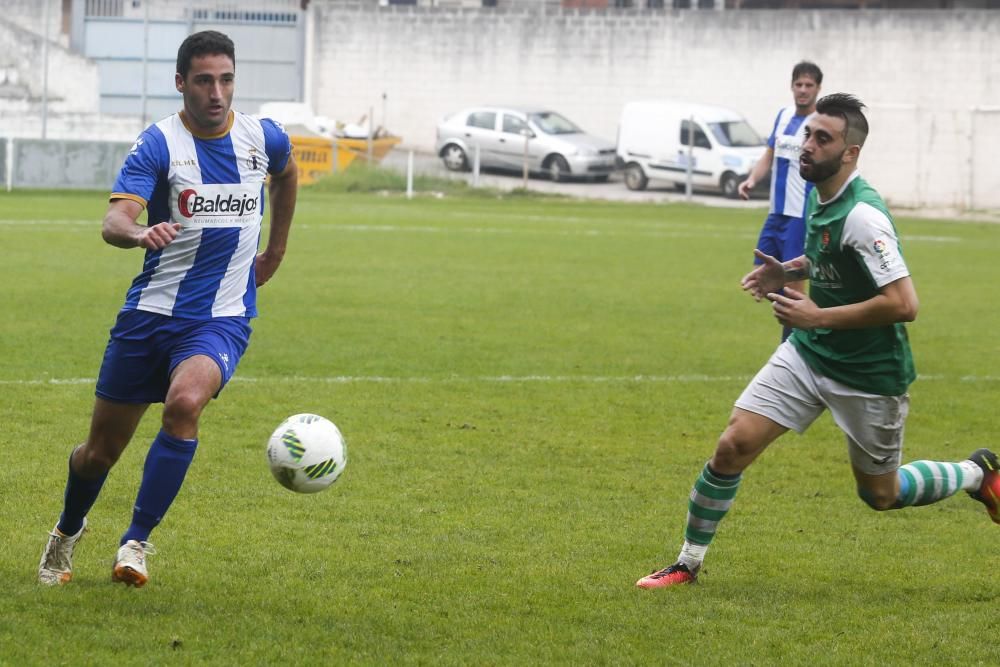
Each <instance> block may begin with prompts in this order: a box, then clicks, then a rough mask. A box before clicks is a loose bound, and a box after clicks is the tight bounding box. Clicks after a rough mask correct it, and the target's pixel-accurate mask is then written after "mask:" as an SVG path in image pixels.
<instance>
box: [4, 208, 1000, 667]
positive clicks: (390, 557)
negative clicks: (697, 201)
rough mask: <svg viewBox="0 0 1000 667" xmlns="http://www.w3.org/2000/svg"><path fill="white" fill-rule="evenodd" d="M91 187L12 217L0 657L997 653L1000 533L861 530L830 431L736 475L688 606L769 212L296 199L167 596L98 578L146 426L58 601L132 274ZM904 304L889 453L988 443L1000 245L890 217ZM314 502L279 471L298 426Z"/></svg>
mask: <svg viewBox="0 0 1000 667" xmlns="http://www.w3.org/2000/svg"><path fill="white" fill-rule="evenodd" d="M104 201H105V194H104V193H14V194H2V195H0V247H2V248H3V250H2V259H3V261H2V262H0V283H2V284H3V285H4V286H5V287H6V289H5V290H4V296H3V299H2V303H3V317H2V318H0V341H3V342H2V349H3V352H4V354H2V355H0V423H2V425H3V428H2V429H0V444H2V448H3V451H4V452H5V464H4V465H3V466H0V535H2V536H3V539H2V540H0V577H2V580H3V581H4V583H5V585H4V594H3V595H2V596H0V663H2V664H10V665H24V664H72V665H80V664H93V665H104V664H113V663H116V662H121V661H123V660H128V661H129V662H139V663H142V664H240V665H243V664H279V663H285V664H303V665H306V664H330V665H332V664H435V665H437V664H442V665H451V664H460V665H474V664H502V665H527V664H574V665H579V664H656V665H672V664H677V665H730V664H734V663H735V664H750V665H774V664H850V665H854V664H872V665H876V664H877V665H890V664H891V665H919V664H926V665H930V664H935V665H937V664H948V663H955V664H967V665H969V664H997V662H998V661H1000V649H998V648H997V645H996V641H995V637H996V636H997V631H998V621H997V615H996V603H997V597H998V593H1000V584H998V583H997V578H996V575H995V573H996V570H997V565H998V557H997V553H998V552H997V546H998V545H1000V527H996V526H993V525H992V524H991V523H990V522H989V520H988V519H987V517H986V516H985V513H984V512H983V510H982V508H981V507H980V506H979V505H978V504H977V503H974V502H972V501H970V500H969V499H967V498H965V497H964V496H961V495H960V496H958V497H955V498H951V499H948V500H946V501H944V502H942V503H940V504H937V505H934V506H930V507H925V508H915V509H908V510H904V511H901V512H892V513H882V514H879V513H875V512H872V511H871V510H869V509H867V507H866V506H864V505H863V504H862V503H861V502H860V501H859V500H858V499H857V498H856V497H855V495H854V491H853V484H852V480H851V474H850V470H849V467H848V463H847V457H846V451H845V447H844V445H843V442H842V437H841V435H840V433H839V432H838V431H837V430H836V429H835V428H834V427H833V425H832V424H831V422H830V420H829V418H828V417H824V418H823V419H821V420H820V421H819V422H818V423H817V424H816V425H815V426H814V427H813V428H812V429H811V430H810V431H809V432H808V433H807V434H806V435H804V436H796V435H793V434H789V435H787V436H785V437H784V438H782V439H781V440H779V441H778V442H777V443H775V445H774V446H772V448H771V449H769V450H768V451H767V452H765V454H764V455H763V456H762V458H761V460H760V461H759V462H758V464H757V465H755V466H754V467H753V468H751V470H750V471H749V473H748V474H747V476H746V478H745V481H744V484H743V486H742V487H741V490H740V493H739V495H738V497H737V500H736V503H735V505H734V508H733V511H732V512H731V513H730V515H729V516H728V517H727V518H726V520H725V522H724V523H723V524H722V527H721V529H720V532H719V534H718V537H717V538H716V541H715V543H714V544H713V545H712V548H711V550H710V551H709V556H708V559H707V561H706V568H707V572H706V573H705V574H704V576H703V577H702V581H701V583H700V584H699V585H697V586H691V587H685V588H681V589H677V590H668V591H640V590H637V589H635V588H634V587H633V584H634V582H635V580H636V579H637V578H638V577H640V576H641V575H643V574H646V573H648V572H649V571H651V570H653V569H655V568H658V567H662V566H664V565H667V564H669V563H670V562H672V561H673V559H674V557H675V556H676V553H677V550H678V548H679V546H680V543H681V540H682V536H683V527H684V520H685V512H686V503H687V495H688V493H689V491H690V488H691V484H692V483H693V481H694V479H695V477H696V475H697V474H698V471H699V469H700V467H701V466H702V464H703V463H704V461H705V460H706V458H707V457H708V456H709V455H710V453H711V451H712V448H713V446H714V443H715V439H716V437H717V435H718V433H719V432H720V431H721V429H722V428H723V426H724V425H725V422H726V418H727V416H728V413H729V410H730V406H731V404H732V401H733V399H735V397H736V396H737V395H738V393H739V391H740V390H741V389H742V387H743V386H744V384H745V383H746V382H747V381H748V380H749V378H750V377H751V376H752V374H753V373H755V372H756V371H757V369H758V368H759V367H760V366H761V365H762V364H763V363H764V361H765V360H766V359H767V356H768V355H769V353H770V352H771V351H772V350H773V348H774V346H775V344H776V342H777V338H778V333H779V331H778V326H777V324H776V323H775V322H774V321H773V319H772V318H771V317H770V315H769V311H768V309H767V307H766V306H764V305H762V304H755V303H754V302H753V300H752V299H750V298H749V297H747V296H746V295H744V294H743V293H742V292H741V291H740V289H739V287H738V281H739V278H740V277H741V275H742V274H743V273H744V272H745V271H746V269H747V266H748V265H749V262H750V249H751V248H752V246H753V243H754V240H755V238H756V234H757V231H758V228H759V225H760V223H761V220H762V217H763V216H762V213H761V212H760V211H740V210H721V209H720V210H715V209H707V208H701V207H690V206H680V205H671V206H667V205H625V204H617V203H595V202H580V201H565V200H559V199H552V198H532V197H528V196H515V197H507V198H490V197H484V196H482V195H481V194H478V195H469V196H464V195H458V196H445V197H444V198H440V199H434V198H423V197H421V198H417V199H415V200H409V201H408V200H405V199H403V198H400V197H396V196H376V195H371V194H350V193H331V192H325V193H324V192H321V191H317V190H304V191H303V192H302V194H301V195H300V201H299V206H298V212H297V214H296V222H295V225H294V228H293V231H292V237H291V244H290V247H289V250H288V254H287V256H286V259H285V262H284V264H283V266H282V268H281V270H280V271H279V273H278V274H277V275H276V277H275V278H274V280H273V281H272V283H271V284H269V285H267V286H266V287H265V288H264V289H263V290H262V291H261V293H260V309H261V312H262V317H261V318H259V319H258V320H257V321H256V323H255V326H254V329H255V332H254V335H253V337H252V341H251V345H250V349H249V351H248V353H247V355H246V356H245V357H244V360H243V361H242V363H241V365H240V369H239V371H238V373H237V376H236V379H235V380H234V381H233V382H232V383H231V384H230V385H229V386H228V387H227V388H226V390H225V391H224V392H223V394H222V396H221V398H220V400H218V401H216V402H215V403H213V404H212V405H211V406H210V407H209V408H208V410H207V411H206V413H205V415H204V418H203V425H202V431H201V434H200V437H201V444H200V446H199V451H198V454H197V456H196V457H195V462H194V464H193V466H192V468H191V471H190V473H189V475H188V478H187V481H186V482H185V487H184V488H183V489H182V491H181V494H180V496H179V498H178V500H177V502H176V503H175V504H174V506H173V507H172V508H171V511H170V513H169V514H168V515H167V517H166V519H165V520H164V522H163V524H161V526H160V527H159V528H158V529H157V530H156V531H155V532H154V534H153V536H152V541H153V542H155V544H156V545H157V548H158V551H159V553H158V554H157V555H155V556H152V557H151V558H150V571H151V577H152V579H151V582H150V584H149V585H148V586H147V587H146V588H144V589H142V590H138V591H136V590H129V589H125V588H123V587H120V586H114V585H112V584H111V583H110V582H109V575H110V562H111V558H112V557H113V555H114V552H115V548H116V546H117V541H118V538H119V536H120V534H121V533H122V531H123V530H124V528H125V526H126V525H127V523H128V519H129V513H130V511H131V503H132V501H133V499H134V495H135V491H136V486H137V484H138V481H139V477H140V474H141V467H142V462H143V458H144V455H145V451H146V448H147V446H148V443H149V441H150V440H151V438H152V436H153V435H154V434H155V431H156V429H157V428H158V418H159V410H158V408H157V407H156V406H154V407H153V408H151V410H150V412H149V413H148V415H147V417H146V420H145V421H144V422H143V424H142V425H141V427H140V430H139V433H138V434H137V436H136V438H135V440H134V441H133V444H132V446H131V447H130V448H129V449H128V450H127V451H126V453H125V455H124V457H123V459H122V460H121V462H120V463H119V465H118V466H117V467H116V468H115V469H114V471H113V472H112V474H111V476H110V478H109V480H108V482H107V484H106V486H105V490H104V493H103V494H102V496H101V498H100V499H99V500H98V502H97V505H96V506H95V508H94V510H93V511H92V513H91V515H90V521H91V524H90V525H91V530H90V531H89V532H88V534H87V535H86V536H85V538H84V540H83V541H82V542H81V544H80V546H79V548H78V550H77V554H76V558H75V568H74V579H73V581H72V582H71V583H70V584H69V585H67V586H65V587H62V588H58V589H48V588H41V587H39V586H38V585H37V584H36V583H35V569H36V565H37V561H38V557H39V554H40V552H41V548H42V545H43V543H44V539H45V533H46V531H47V530H49V529H50V528H51V527H52V524H53V523H54V522H55V520H56V518H57V516H58V514H59V511H60V508H61V496H62V490H63V485H64V482H65V466H66V456H67V455H68V452H69V449H70V447H71V446H72V445H73V444H74V443H77V442H79V441H80V440H81V439H82V438H83V437H84V435H85V433H86V430H87V426H88V420H89V412H90V408H91V405H92V401H93V382H94V378H95V377H96V374H97V369H98V366H99V363H100V359H101V353H102V351H103V347H104V344H105V342H106V337H107V330H108V329H109V328H110V327H111V325H112V323H113V321H114V317H115V314H116V311H117V309H118V308H119V307H120V305H121V301H122V299H123V297H124V294H125V290H126V288H127V286H128V282H129V280H130V279H131V277H132V276H133V275H134V273H135V272H136V271H137V270H138V268H139V265H140V263H141V253H140V252H139V251H135V250H134V251H122V250H119V249H115V248H112V247H110V246H107V245H105V244H104V243H103V242H102V241H101V239H100V234H99V220H100V217H101V215H102V214H103V211H104V207H105V204H104ZM897 222H898V226H899V229H900V230H901V234H902V237H903V241H904V251H905V254H906V258H907V261H908V263H909V264H910V268H911V271H912V272H913V274H914V280H915V283H916V286H917V290H918V292H919V295H920V298H921V313H920V316H919V318H918V320H917V322H916V323H914V324H913V325H912V326H910V334H911V340H912V342H913V347H914V353H915V356H916V361H917V367H918V371H919V372H920V374H921V379H920V380H918V382H917V383H915V384H914V386H913V387H912V398H913V400H912V406H911V417H910V420H909V424H908V429H907V444H906V452H905V457H904V458H905V459H906V460H913V459H916V458H930V459H940V460H958V459H961V458H964V457H965V456H966V455H967V454H968V453H969V452H971V451H972V450H974V449H976V448H978V447H980V446H983V445H988V446H989V445H992V446H996V445H997V444H998V443H997V442H996V440H997V430H996V426H995V422H994V421H993V420H994V417H995V411H996V406H997V405H998V404H1000V400H998V399H1000V372H998V371H997V369H996V360H997V359H998V351H1000V350H998V343H997V338H996V335H995V331H996V330H997V321H998V317H1000V315H998V309H997V303H996V297H995V295H994V292H995V285H996V284H997V282H998V280H1000V269H998V267H997V262H996V257H997V255H998V252H1000V227H996V226H992V225H986V224H973V223H959V222H950V223H949V222H943V221H929V220H908V219H904V220H899V221H897ZM307 411H308V412H316V413H319V414H323V415H325V416H327V417H329V418H330V419H332V420H333V421H335V422H336V423H337V424H338V425H339V426H340V427H341V429H342V431H343V432H344V434H345V436H346V437H347V439H348V443H349V446H350V450H349V454H350V459H349V463H348V466H347V469H346V472H345V473H344V476H343V477H342V478H341V480H340V481H338V482H337V484H336V485H334V486H333V487H332V488H331V489H329V490H327V491H325V492H323V493H320V494H317V495H313V496H297V495H294V494H292V493H290V492H288V491H286V490H285V489H283V488H281V487H280V486H279V485H278V484H277V483H276V482H274V480H273V479H271V477H270V474H269V472H268V470H267V466H266V463H265V459H264V445H265V442H266V439H267V437H268V435H269V434H270V432H271V430H272V429H273V428H274V427H275V426H276V425H277V424H278V423H279V422H280V421H281V420H282V419H284V418H285V417H286V416H288V415H290V414H293V413H296V412H307Z"/></svg>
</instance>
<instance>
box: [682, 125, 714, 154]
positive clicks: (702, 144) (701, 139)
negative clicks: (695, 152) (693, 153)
mask: <svg viewBox="0 0 1000 667" xmlns="http://www.w3.org/2000/svg"><path fill="white" fill-rule="evenodd" d="M690 128H691V121H689V120H682V121H681V145H683V146H687V145H688V132H690ZM694 145H695V147H696V148H711V147H712V144H711V142H710V141H709V140H708V137H707V136H705V130H703V129H701V126H700V125H698V124H697V123H695V124H694Z"/></svg>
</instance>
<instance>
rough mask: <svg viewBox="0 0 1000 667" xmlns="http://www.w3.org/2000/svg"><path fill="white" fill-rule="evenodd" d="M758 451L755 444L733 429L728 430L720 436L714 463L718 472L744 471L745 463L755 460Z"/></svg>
mask: <svg viewBox="0 0 1000 667" xmlns="http://www.w3.org/2000/svg"><path fill="white" fill-rule="evenodd" d="M756 449H757V448H756V445H755V443H752V442H750V441H749V440H747V439H746V438H743V437H741V436H740V435H739V434H738V433H737V432H735V431H733V430H732V429H726V430H725V431H724V432H723V434H722V435H721V436H719V442H718V444H717V445H716V447H715V455H714V456H713V457H712V462H713V463H714V464H715V465H714V467H715V469H716V470H727V471H730V470H743V468H744V467H745V462H746V461H748V460H752V459H753V456H754V453H755V452H756Z"/></svg>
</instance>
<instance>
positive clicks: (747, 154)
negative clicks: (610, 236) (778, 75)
mask: <svg viewBox="0 0 1000 667" xmlns="http://www.w3.org/2000/svg"><path fill="white" fill-rule="evenodd" d="M692 122H693V123H694V136H693V145H692V146H691V147H690V148H689V146H688V141H689V138H691V137H690V134H689V133H690V128H691V124H692ZM765 148H766V144H765V143H764V140H763V139H761V138H760V136H759V135H758V134H757V133H756V132H755V131H754V130H753V128H752V127H750V125H749V124H748V123H747V122H746V119H744V118H743V116H741V115H740V114H738V113H736V112H735V111H732V110H730V109H726V108H723V107H716V106H709V105H705V104H688V103H686V102H675V101H670V100H657V101H646V102H630V103H628V104H626V105H625V108H624V109H623V110H622V118H621V123H620V124H619V126H618V157H619V158H620V159H621V160H622V163H623V164H624V168H625V185H626V186H628V188H629V189H630V190H644V189H645V188H646V186H647V185H648V184H649V182H650V181H660V182H664V183H673V184H674V185H675V186H677V187H679V188H683V187H684V186H685V184H686V183H687V178H688V152H689V150H690V154H691V157H692V160H691V184H692V187H693V188H696V189H715V190H720V191H721V192H722V193H723V194H724V195H726V196H727V197H737V196H738V194H739V193H738V192H737V187H738V186H739V184H740V182H741V181H742V180H743V179H745V178H746V177H747V175H748V174H749V173H750V169H751V168H752V167H753V165H754V163H755V162H757V160H758V159H759V158H760V156H761V155H762V154H763V153H764V149H765ZM762 180H763V181H764V183H763V184H762V186H763V188H764V189H766V186H767V185H768V183H767V179H762Z"/></svg>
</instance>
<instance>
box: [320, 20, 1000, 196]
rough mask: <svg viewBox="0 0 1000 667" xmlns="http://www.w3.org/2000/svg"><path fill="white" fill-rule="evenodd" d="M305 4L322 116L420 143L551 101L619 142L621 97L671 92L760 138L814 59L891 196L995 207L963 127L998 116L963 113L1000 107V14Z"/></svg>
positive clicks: (977, 146) (999, 186)
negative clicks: (450, 119)
mask: <svg viewBox="0 0 1000 667" xmlns="http://www.w3.org/2000/svg"><path fill="white" fill-rule="evenodd" d="M310 12H311V14H312V16H311V17H310V18H311V20H312V30H313V37H312V39H313V44H314V50H313V54H312V56H313V59H314V60H313V62H312V65H313V67H314V74H313V76H312V78H311V81H312V88H311V90H310V91H308V93H307V97H308V98H310V99H311V100H312V102H313V105H314V107H315V108H316V110H317V112H318V113H320V114H323V115H326V116H330V117H333V118H336V119H338V120H344V121H355V120H357V119H358V118H359V117H361V116H362V115H363V114H365V113H367V112H368V110H369V108H373V109H374V111H375V119H376V124H381V125H385V126H386V127H388V128H389V129H391V130H392V131H394V132H395V133H397V134H400V135H401V136H402V137H403V138H404V141H405V145H407V146H410V147H414V148H418V149H430V148H431V147H432V146H433V143H434V127H435V124H436V122H437V121H438V120H439V119H440V118H441V117H442V116H444V115H445V114H447V113H449V112H452V111H455V110H457V109H459V108H461V107H463V106H465V105H473V104H484V103H505V104H527V105H542V106H550V107H553V108H555V109H558V110H559V111H562V112H563V113H564V114H566V115H567V116H569V117H570V118H572V119H574V120H575V121H576V122H577V123H578V124H580V125H582V126H583V127H584V128H586V129H588V130H589V131H591V132H593V133H595V134H600V135H604V136H606V137H608V138H610V139H614V138H615V135H616V132H617V123H618V116H619V113H620V112H621V108H622V106H623V105H624V104H625V103H626V102H628V101H632V100H637V99H647V98H664V97H668V98H676V99H682V100H688V101H697V102H704V103H714V104H721V105H724V106H729V107H732V108H735V109H737V110H739V111H741V112H742V113H744V114H745V115H746V116H747V118H748V119H749V120H750V122H751V124H752V125H754V126H755V127H756V128H757V129H758V130H759V131H760V132H761V133H762V134H764V133H767V132H768V131H769V130H770V127H771V124H772V122H773V118H774V114H775V112H776V111H777V108H778V107H779V106H781V105H785V104H788V103H789V102H790V100H791V97H790V93H789V88H788V86H789V79H790V74H791V67H792V65H793V64H794V63H795V62H797V61H799V60H801V59H809V60H813V61H815V62H817V63H818V64H819V65H820V66H821V67H822V68H823V70H824V73H825V80H824V85H823V89H824V91H825V92H837V91H845V92H852V93H855V94H857V95H859V96H860V97H861V98H862V99H863V100H864V101H865V102H866V103H868V104H869V106H870V108H871V110H870V120H871V124H872V136H871V139H870V143H869V145H868V146H867V147H866V149H865V152H864V154H863V159H862V167H863V170H864V173H865V174H866V175H867V176H868V177H869V178H870V179H871V180H872V181H873V182H874V183H875V184H876V185H877V186H878V187H879V188H880V189H881V190H882V191H883V193H884V194H885V195H886V196H887V197H889V198H890V199H892V200H895V201H896V202H905V203H908V204H912V205H923V204H927V205H935V206H958V207H967V206H974V207H987V206H988V207H1000V170H993V173H991V172H990V171H989V170H984V169H978V168H976V167H977V165H982V164H987V161H988V160H992V156H988V155H986V153H985V152H984V151H987V150H988V149H987V148H985V146H984V145H983V144H982V142H980V141H979V140H977V139H976V138H973V137H971V136H970V132H971V131H972V128H973V126H974V125H975V126H976V127H977V128H978V129H979V131H986V130H987V129H989V128H990V127H992V126H993V125H996V120H997V116H996V115H995V114H992V112H989V111H985V112H977V113H973V112H972V111H971V109H972V108H974V107H980V108H987V109H989V108H992V107H1000V46H998V45H1000V37H998V35H1000V12H996V11H934V12H932V11H926V12H924V11H910V12H888V11H726V12H700V11H665V12H660V11H656V12H653V11H642V10H634V11H610V10H608V11H585V10H562V9H552V8H548V7H545V6H521V7H511V8H506V9H504V8H498V9H492V10H469V9H446V8H427V7H407V6H395V7H378V6H377V5H373V4H371V3H366V2H362V1H352V0H313V2H312V3H311V5H310ZM383 95H385V98H384V101H383ZM383 107H384V109H385V112H384V114H383V112H382V110H383ZM976 118H978V120H976ZM986 119H992V120H990V121H989V122H987V120H986ZM993 145H994V146H996V145H997V144H995V143H994V144H993ZM994 150H995V149H994ZM970 194H971V195H974V197H973V198H972V199H970Z"/></svg>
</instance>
